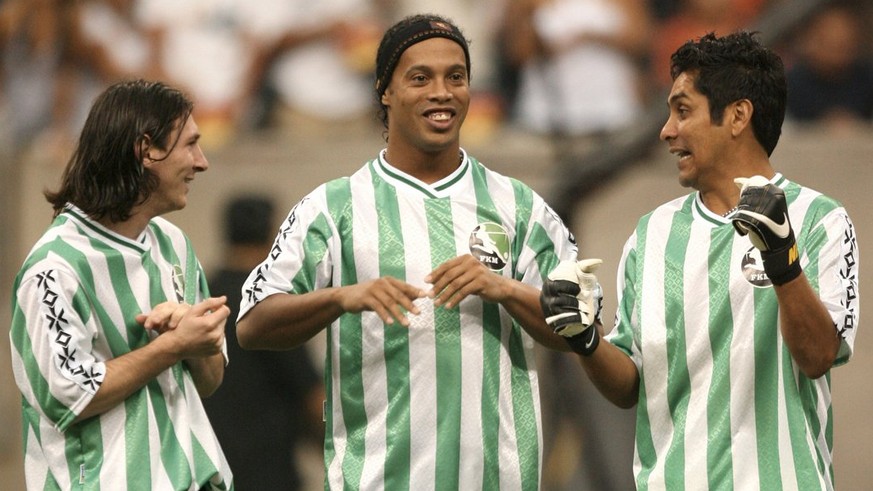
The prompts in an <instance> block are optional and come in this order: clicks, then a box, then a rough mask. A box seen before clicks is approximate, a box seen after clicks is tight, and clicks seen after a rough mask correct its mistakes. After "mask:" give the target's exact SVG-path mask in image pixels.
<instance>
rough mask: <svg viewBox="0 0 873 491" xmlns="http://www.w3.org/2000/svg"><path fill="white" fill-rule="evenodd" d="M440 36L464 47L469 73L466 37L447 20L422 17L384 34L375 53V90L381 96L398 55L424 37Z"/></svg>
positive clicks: (398, 58) (395, 64)
mask: <svg viewBox="0 0 873 491" xmlns="http://www.w3.org/2000/svg"><path fill="white" fill-rule="evenodd" d="M435 37H441V38H446V39H451V40H452V41H454V42H456V43H458V44H459V45H460V46H461V48H463V49H464V58H465V59H466V61H467V74H468V75H467V76H468V77H469V73H470V51H469V49H468V48H467V39H466V38H464V35H463V34H461V31H460V30H459V29H458V28H457V27H456V26H454V25H452V24H451V23H449V22H446V21H444V20H441V19H434V18H422V19H420V20H416V21H414V22H411V23H410V24H408V25H406V26H404V27H402V28H400V29H398V30H397V31H396V32H395V33H394V34H393V35H391V36H388V35H386V36H385V38H384V39H383V40H382V45H381V46H379V52H378V54H377V55H376V92H377V93H378V94H379V97H380V98H381V97H382V95H383V94H384V93H385V89H386V88H387V87H388V83H389V82H390V81H391V76H392V75H393V74H394V69H395V68H396V67H397V61H398V60H400V55H402V54H403V52H404V51H406V49H407V48H409V47H410V46H412V45H413V44H416V43H420V42H422V41H424V40H425V39H430V38H435Z"/></svg>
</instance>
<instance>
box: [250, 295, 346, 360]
mask: <svg viewBox="0 0 873 491" xmlns="http://www.w3.org/2000/svg"><path fill="white" fill-rule="evenodd" d="M336 290H337V288H325V289H321V290H316V291H314V292H310V293H304V294H299V295H298V294H275V295H270V296H269V297H267V298H265V299H264V300H262V301H261V302H260V303H258V304H257V305H256V306H255V307H253V308H252V309H251V310H250V311H249V312H247V313H246V314H245V316H244V317H243V318H242V319H240V320H239V321H238V322H237V325H236V330H237V332H236V334H237V339H239V344H240V346H242V347H243V348H244V349H263V350H286V349H291V348H294V347H296V346H299V345H301V344H303V343H304V342H306V341H308V340H309V339H310V338H312V337H313V336H315V335H316V334H318V333H319V332H320V331H321V330H322V329H324V328H325V327H327V326H328V325H330V323H332V322H333V321H335V320H336V319H337V318H338V317H339V316H340V315H342V314H343V312H344V311H343V309H342V308H341V307H340V304H339V302H338V300H337V299H336Z"/></svg>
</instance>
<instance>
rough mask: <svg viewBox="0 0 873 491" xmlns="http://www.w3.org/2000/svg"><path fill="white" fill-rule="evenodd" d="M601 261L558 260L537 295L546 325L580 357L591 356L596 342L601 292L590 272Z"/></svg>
mask: <svg viewBox="0 0 873 491" xmlns="http://www.w3.org/2000/svg"><path fill="white" fill-rule="evenodd" d="M602 262H603V261H602V260H600V259H583V260H581V261H562V262H561V263H560V264H558V266H557V267H556V268H555V269H554V270H553V271H552V272H551V273H549V276H548V279H547V280H546V282H545V283H544V284H543V289H542V292H541V293H540V305H541V306H542V309H543V314H544V315H545V317H546V323H547V324H549V326H550V327H551V328H552V329H553V330H554V332H555V333H556V334H559V335H561V336H563V337H564V338H565V339H566V340H567V343H568V344H570V346H571V347H572V348H573V351H575V352H577V353H580V354H583V355H589V354H591V353H593V352H594V349H595V348H596V347H597V344H598V343H597V341H598V340H599V333H598V332H597V327H596V326H595V321H597V320H598V319H599V317H600V309H601V307H602V301H603V290H602V289H601V287H600V284H599V283H598V281H597V277H596V276H595V275H594V271H595V270H596V269H597V267H598V266H600V264H601V263H602Z"/></svg>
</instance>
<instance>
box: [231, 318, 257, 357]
mask: <svg viewBox="0 0 873 491" xmlns="http://www.w3.org/2000/svg"><path fill="white" fill-rule="evenodd" d="M249 324H250V323H249V322H248V319H246V318H242V319H240V320H239V321H238V322H237V323H236V340H237V342H238V343H239V346H240V348H242V349H244V350H253V349H258V346H257V337H256V336H255V335H254V333H253V332H252V328H251V326H250V325H249Z"/></svg>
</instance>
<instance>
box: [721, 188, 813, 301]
mask: <svg viewBox="0 0 873 491" xmlns="http://www.w3.org/2000/svg"><path fill="white" fill-rule="evenodd" d="M734 182H735V183H736V184H737V186H739V188H740V202H739V204H738V205H737V212H736V213H735V214H734V216H733V218H732V219H731V220H732V222H733V225H734V228H735V229H736V230H737V232H738V233H739V234H740V235H746V234H748V235H749V239H750V240H751V241H752V245H754V246H755V247H756V248H757V249H758V250H759V251H761V259H763V261H764V272H765V273H767V277H769V278H770V281H771V282H772V283H773V284H774V285H784V284H785V283H788V282H789V281H791V280H793V279H794V278H797V277H798V276H799V275H800V273H801V272H802V269H801V267H800V257H799V256H798V252H797V242H796V241H795V240H794V231H793V230H792V229H791V221H789V220H788V205H787V204H786V202H785V192H784V191H782V189H780V188H779V187H778V186H775V185H773V184H771V183H770V181H768V180H767V179H766V178H765V177H763V176H753V177H751V178H745V177H739V178H736V179H734Z"/></svg>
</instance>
